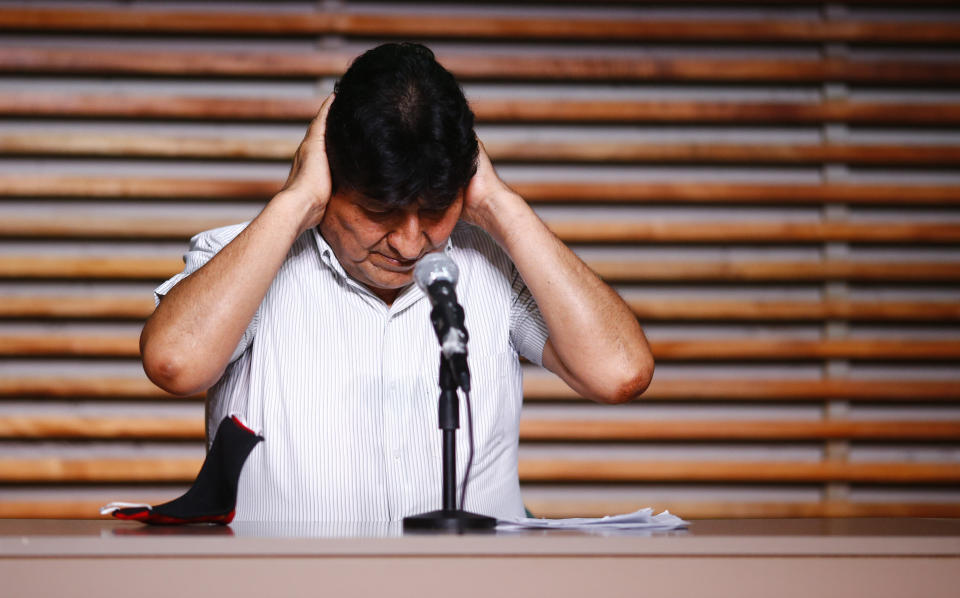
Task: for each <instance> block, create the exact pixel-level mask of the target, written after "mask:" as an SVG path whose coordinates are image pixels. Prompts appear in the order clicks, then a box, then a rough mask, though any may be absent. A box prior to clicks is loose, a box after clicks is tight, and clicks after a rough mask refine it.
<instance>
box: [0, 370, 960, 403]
mask: <svg viewBox="0 0 960 598" xmlns="http://www.w3.org/2000/svg"><path fill="white" fill-rule="evenodd" d="M0 384H2V382H0ZM40 384H42V382H41V383H40ZM0 389H2V387H0ZM2 395H3V393H2V391H0V396H2ZM523 395H524V400H528V401H552V400H576V399H579V396H578V395H577V394H576V393H575V392H574V391H572V390H571V389H570V388H569V387H568V386H567V385H566V384H565V383H564V382H563V381H561V380H560V379H558V378H554V377H546V376H544V377H533V376H527V377H525V378H524V381H523ZM958 399H960V381H933V380H896V379H893V380H842V379H826V380H790V379H745V378H735V379H724V378H714V379H709V378H708V379H693V380H677V379H662V378H658V377H657V376H656V375H655V376H654V379H653V382H652V383H651V384H650V388H648V389H647V391H646V392H644V393H643V395H642V396H641V397H640V398H639V399H638V400H640V401H773V402H780V401H826V400H844V401H867V402H874V401H893V402H915V401H956V400H958Z"/></svg>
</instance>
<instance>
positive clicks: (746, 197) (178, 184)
mask: <svg viewBox="0 0 960 598" xmlns="http://www.w3.org/2000/svg"><path fill="white" fill-rule="evenodd" d="M507 182H510V181H507ZM281 184H282V181H280V180H265V179H224V178H217V179H210V178H199V177H192V178H169V177H163V178H160V177H105V176H69V175H44V176H33V177H29V176H22V175H16V176H15V175H0V196H14V197H102V198H114V199H133V198H169V199H206V200H230V201H236V200H259V201H265V200H267V199H269V198H270V197H272V196H273V195H274V194H275V193H276V192H277V191H279V190H280V187H281ZM511 186H512V187H513V188H514V189H515V190H516V191H517V192H518V193H520V194H521V195H522V196H523V197H524V198H525V199H527V200H528V201H531V202H571V201H572V202H613V203H647V202H654V203H660V202H666V203H746V204H756V203H760V204H771V203H785V204H820V203H832V202H842V203H856V204H891V205H955V204H960V186H958V185H889V184H887V185H881V184H857V183H822V184H782V183H781V184H774V183H719V182H697V183H652V182H651V183H647V182H634V181H617V182H605V181H604V182H578V181H565V182H554V181H515V182H512V183H511Z"/></svg>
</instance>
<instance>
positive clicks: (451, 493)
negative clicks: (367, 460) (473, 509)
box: [403, 354, 497, 533]
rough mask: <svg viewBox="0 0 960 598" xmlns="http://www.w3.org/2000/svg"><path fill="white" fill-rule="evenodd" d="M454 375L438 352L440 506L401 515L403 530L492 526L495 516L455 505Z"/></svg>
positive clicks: (456, 422)
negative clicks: (415, 513)
mask: <svg viewBox="0 0 960 598" xmlns="http://www.w3.org/2000/svg"><path fill="white" fill-rule="evenodd" d="M457 386H458V383H457V379H456V377H455V376H454V373H453V369H452V368H451V367H450V363H449V361H448V360H446V359H444V357H443V354H441V355H440V400H439V405H438V407H439V420H440V429H441V430H443V489H442V492H443V494H442V496H443V508H441V509H440V510H439V511H430V512H429V513H421V514H420V515H412V516H410V517H404V518H403V529H404V531H446V532H457V533H463V532H466V531H478V530H492V529H493V528H494V527H496V525H497V520H496V519H494V518H493V517H488V516H486V515H478V514H476V513H470V512H468V511H463V510H461V509H458V508H457V428H459V427H460V399H459V397H458V396H457Z"/></svg>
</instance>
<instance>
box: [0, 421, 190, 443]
mask: <svg viewBox="0 0 960 598" xmlns="http://www.w3.org/2000/svg"><path fill="white" fill-rule="evenodd" d="M204 437H205V436H204V422H203V418H176V419H175V418H150V419H144V418H137V417H88V416H69V415H57V416H29V415H3V416H0V438H10V439H44V438H60V439H63V438H70V439H85V440H91V439H97V440H136V439H141V440H150V439H162V440H201V441H202V440H203V439H204Z"/></svg>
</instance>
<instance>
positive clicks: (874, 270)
mask: <svg viewBox="0 0 960 598" xmlns="http://www.w3.org/2000/svg"><path fill="white" fill-rule="evenodd" d="M0 264H2V261H0ZM588 265H589V266H590V267H591V268H592V269H593V270H594V271H595V272H596V273H597V274H599V275H600V276H601V277H603V278H604V279H606V280H608V281H611V282H652V281H663V282H666V281H730V282H734V281H736V282H747V281H751V282H752V281H787V282H801V281H821V280H851V281H868V282H877V281H901V282H927V281H930V282H934V281H940V282H956V281H958V280H960V264H956V263H950V262H880V263H877V262H852V261H840V260H828V261H803V262H783V261H773V260H770V261H757V262H746V261H715V262H707V261H703V262H687V261H683V262H681V261H673V260H664V261H660V262H652V261H650V262H641V261H636V260H634V261H628V260H590V261H589V262H588Z"/></svg>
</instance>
